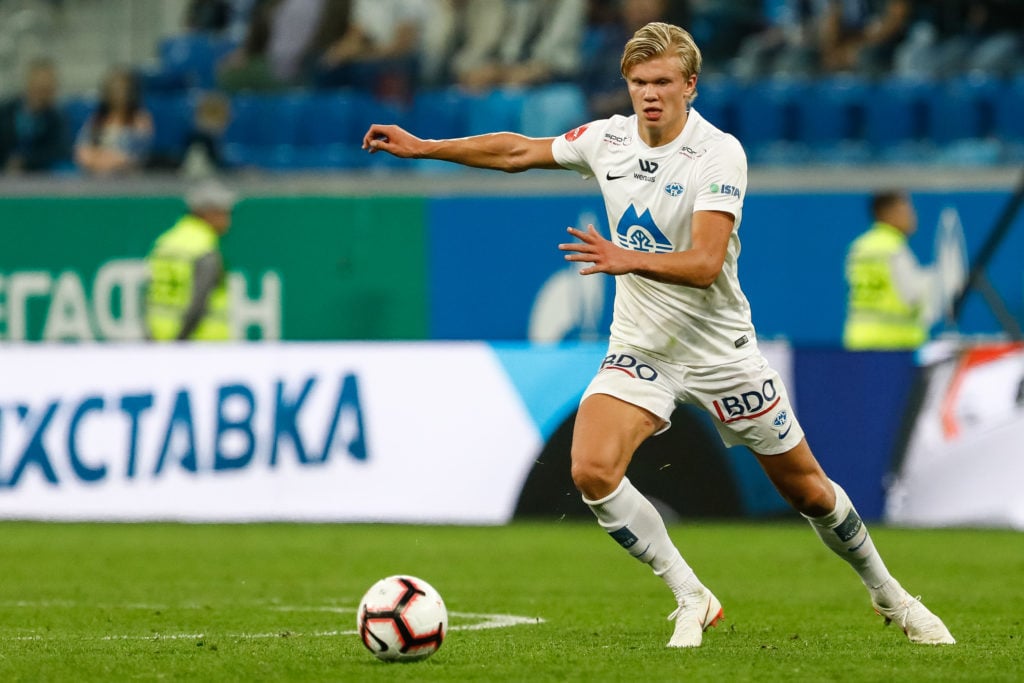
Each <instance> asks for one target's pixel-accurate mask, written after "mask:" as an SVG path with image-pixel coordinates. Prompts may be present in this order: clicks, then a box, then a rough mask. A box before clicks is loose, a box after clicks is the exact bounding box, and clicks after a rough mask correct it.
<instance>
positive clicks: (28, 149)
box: [0, 59, 68, 173]
mask: <svg viewBox="0 0 1024 683" xmlns="http://www.w3.org/2000/svg"><path fill="white" fill-rule="evenodd" d="M56 101H57V70H56V68H55V67H54V65H53V62H51V61H50V60H48V59H39V60H36V61H33V62H32V63H31V64H29V66H28V71H27V73H26V77H25V91H24V93H23V94H22V95H21V96H20V97H15V98H12V99H11V100H9V101H7V102H4V103H2V104H0V169H3V170H5V171H7V172H11V173H16V172H21V171H30V172H34V171H49V170H52V169H53V168H54V167H55V166H56V165H57V164H59V163H60V162H62V161H64V160H65V159H66V158H67V155H68V150H67V133H66V130H65V123H64V117H63V116H62V115H61V113H60V110H59V109H58V108H57V104H56Z"/></svg>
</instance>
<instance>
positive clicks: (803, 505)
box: [786, 477, 836, 517]
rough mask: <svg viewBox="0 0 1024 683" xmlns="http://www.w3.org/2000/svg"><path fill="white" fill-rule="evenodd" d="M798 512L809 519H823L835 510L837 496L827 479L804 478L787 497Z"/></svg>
mask: <svg viewBox="0 0 1024 683" xmlns="http://www.w3.org/2000/svg"><path fill="white" fill-rule="evenodd" d="M786 498H787V499H788V500H789V504H790V505H792V506H793V507H794V508H795V509H796V511H797V512H799V513H801V514H804V515H807V516H808V517H822V516H824V515H827V514H829V513H830V512H832V510H833V509H835V506H836V496H835V491H834V490H833V489H832V485H831V484H830V483H829V481H828V479H827V478H825V477H804V478H802V479H801V480H800V482H799V485H797V486H795V487H793V488H792V489H791V490H790V491H789V492H788V493H787V495H786Z"/></svg>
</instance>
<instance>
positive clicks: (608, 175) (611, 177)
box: [604, 171, 629, 180]
mask: <svg viewBox="0 0 1024 683" xmlns="http://www.w3.org/2000/svg"><path fill="white" fill-rule="evenodd" d="M628 175H629V174H628V173H623V174H622V175H612V172H611V171H608V172H607V173H605V174H604V177H605V180H618V179H619V178H625V177H626V176H628Z"/></svg>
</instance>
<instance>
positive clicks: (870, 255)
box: [843, 191, 939, 351]
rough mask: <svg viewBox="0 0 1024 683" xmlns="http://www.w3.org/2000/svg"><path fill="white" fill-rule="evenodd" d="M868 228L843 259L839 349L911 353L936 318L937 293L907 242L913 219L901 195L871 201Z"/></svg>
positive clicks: (879, 195)
mask: <svg viewBox="0 0 1024 683" xmlns="http://www.w3.org/2000/svg"><path fill="white" fill-rule="evenodd" d="M871 216H872V219H873V221H874V222H873V223H872V225H871V228H870V229H869V230H868V231H867V232H865V233H864V234H862V235H861V236H860V237H858V238H857V239H855V240H854V241H853V243H852V244H851V245H850V250H849V252H848V254H847V257H846V281H847V283H848V285H849V291H850V295H849V301H848V304H847V312H846V326H845V328H844V330H843V345H844V346H845V347H846V348H847V349H851V350H855V351H865V350H900V349H916V348H917V347H919V346H921V345H922V344H923V343H924V342H925V341H927V340H928V330H929V328H930V327H931V325H932V323H933V322H934V321H935V320H936V318H937V309H938V308H939V306H938V305H937V304H938V302H936V301H935V299H936V293H937V290H938V287H936V286H935V275H934V274H933V270H932V269H931V268H922V267H921V265H920V264H919V263H918V261H917V258H916V257H915V256H914V252H912V251H911V250H910V246H909V245H908V244H907V239H908V238H909V237H910V236H911V235H913V234H914V232H915V231H916V230H917V213H916V212H915V211H914V205H913V203H912V202H911V199H910V196H909V195H907V194H906V193H905V192H898V191H895V192H894V191H885V192H879V193H877V194H875V195H874V196H873V197H872V198H871Z"/></svg>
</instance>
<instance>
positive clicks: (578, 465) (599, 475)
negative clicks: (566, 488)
mask: <svg viewBox="0 0 1024 683" xmlns="http://www.w3.org/2000/svg"><path fill="white" fill-rule="evenodd" d="M571 472H572V481H573V483H574V484H575V485H576V488H577V489H578V490H579V492H580V493H582V494H583V495H584V496H586V497H587V498H588V499H589V500H600V499H601V498H604V497H605V496H607V495H609V494H610V493H612V491H614V490H615V489H616V488H618V486H619V483H621V482H622V476H623V474H622V472H620V471H619V469H618V468H616V467H611V466H608V465H605V464H602V463H600V462H597V461H594V460H589V459H586V458H573V460H572V470H571Z"/></svg>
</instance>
